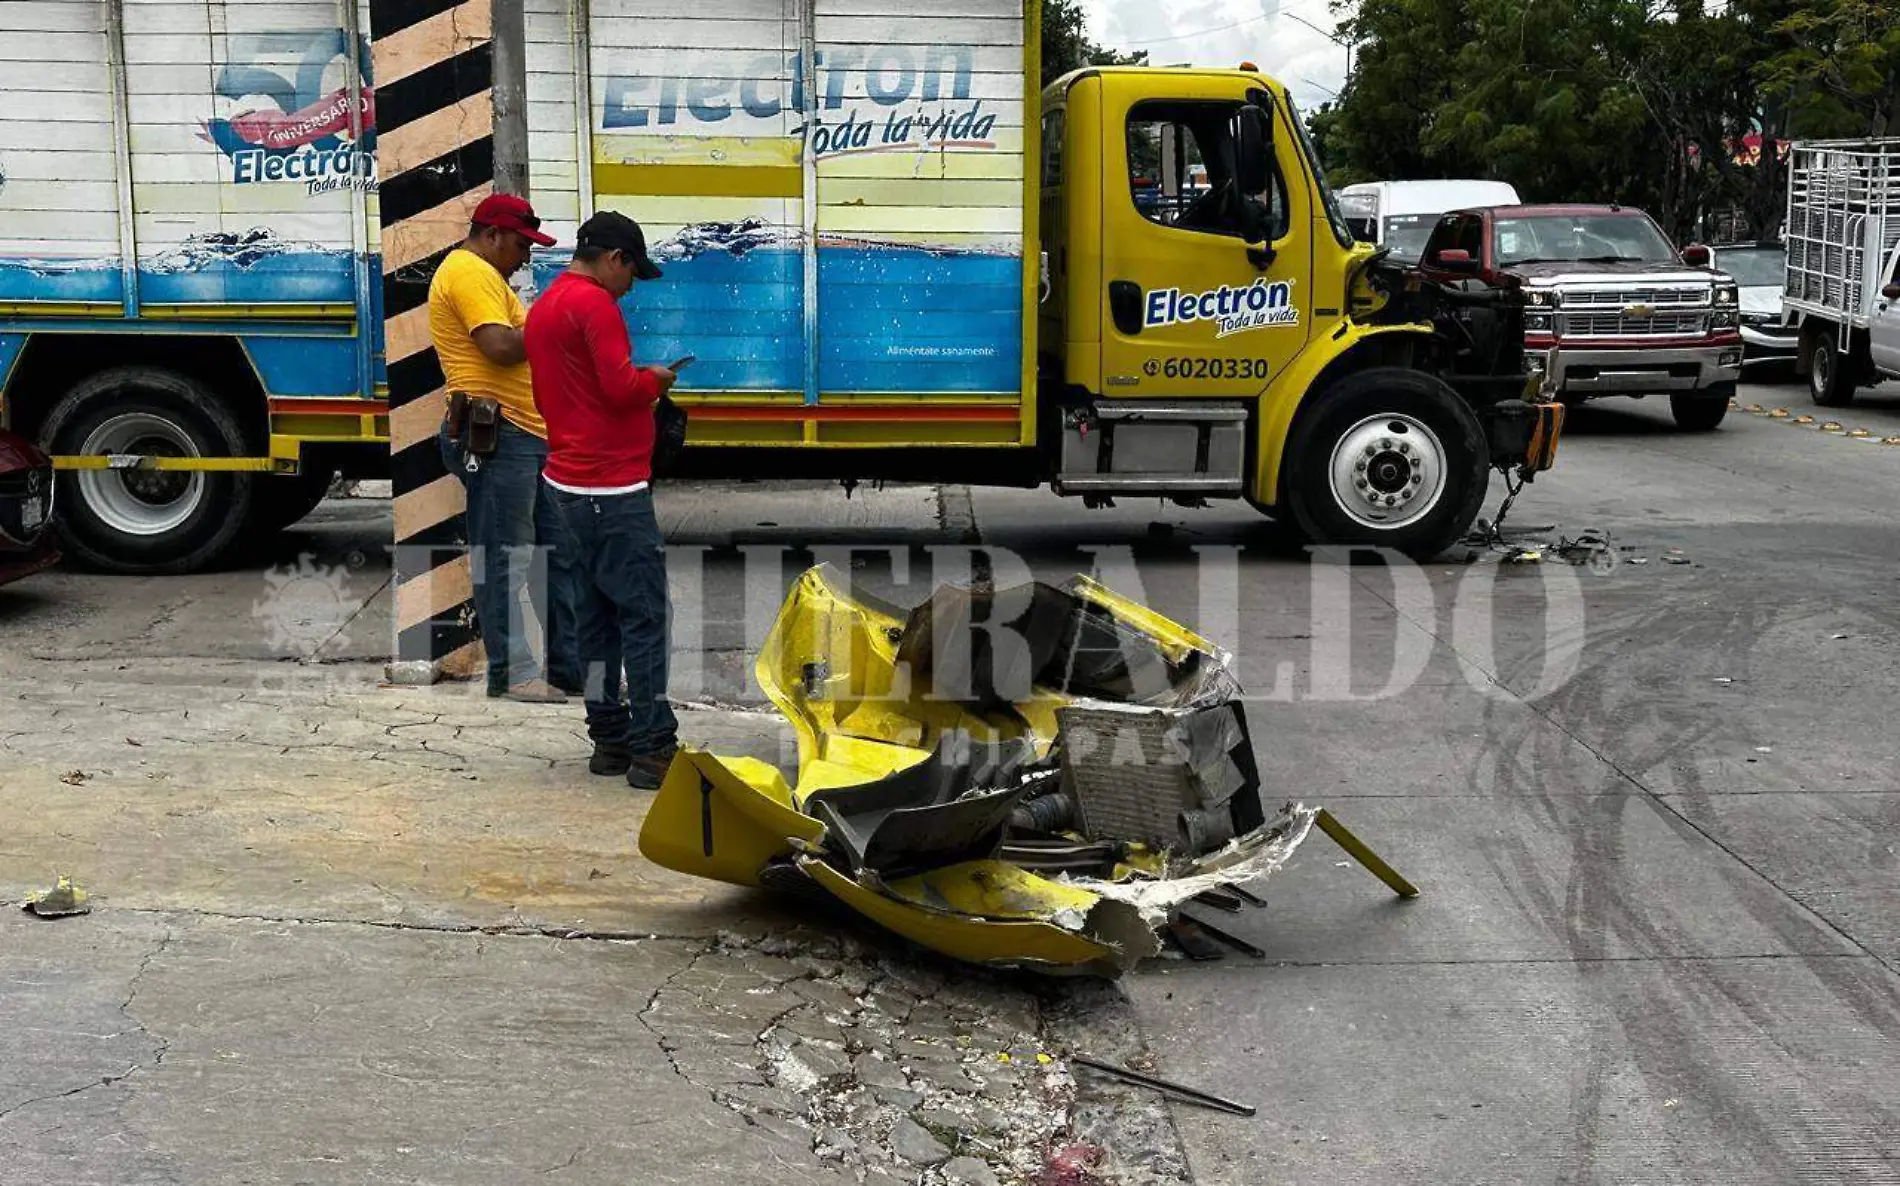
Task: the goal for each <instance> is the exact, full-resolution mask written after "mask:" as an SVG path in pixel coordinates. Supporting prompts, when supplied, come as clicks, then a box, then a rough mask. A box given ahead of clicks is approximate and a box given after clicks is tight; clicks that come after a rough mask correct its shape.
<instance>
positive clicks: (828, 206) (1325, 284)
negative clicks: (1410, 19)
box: [527, 0, 1555, 553]
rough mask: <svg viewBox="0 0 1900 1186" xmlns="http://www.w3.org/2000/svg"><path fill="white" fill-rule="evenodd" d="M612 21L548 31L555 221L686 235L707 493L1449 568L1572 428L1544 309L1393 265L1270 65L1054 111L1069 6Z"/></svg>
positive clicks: (543, 60)
mask: <svg viewBox="0 0 1900 1186" xmlns="http://www.w3.org/2000/svg"><path fill="white" fill-rule="evenodd" d="M581 12H582V19H580V20H579V21H578V23H577V21H576V19H575V16H576V14H575V12H574V11H573V10H570V9H569V8H568V6H566V5H565V4H562V3H559V2H558V0H541V4H540V6H539V7H536V6H534V5H532V4H531V7H530V9H529V12H528V35H529V40H530V45H529V52H528V56H527V63H528V71H529V74H528V96H529V111H528V119H529V128H530V156H531V158H532V159H533V161H534V169H535V173H534V192H533V197H534V200H535V202H536V205H537V208H539V209H541V210H542V211H543V212H544V213H550V212H551V213H553V214H554V215H555V216H556V217H555V218H554V219H553V221H555V222H557V223H560V224H565V225H556V226H554V227H552V228H551V229H553V231H554V233H555V234H557V235H562V234H563V233H564V232H566V231H568V230H570V229H571V220H573V219H576V218H578V217H581V216H582V215H583V214H584V213H585V212H586V211H590V210H592V209H596V208H607V209H614V210H619V211H622V212H624V213H627V214H629V215H631V216H633V217H635V218H637V219H638V220H640V222H641V223H642V224H643V225H645V226H646V227H647V228H648V231H649V241H654V242H657V243H659V244H660V245H661V246H660V247H659V249H658V251H657V256H658V258H659V260H660V263H661V266H662V267H663V268H664V269H665V270H666V276H665V278H664V279H663V280H660V281H657V282H655V283H653V284H650V285H642V286H640V287H639V288H638V289H637V290H636V291H635V293H634V294H633V295H632V297H631V298H630V299H629V302H628V305H629V307H628V310H627V317H628V319H629V322H630V324H631V328H632V331H633V335H634V339H635V342H636V344H637V347H636V348H637V349H638V350H639V352H640V353H641V355H642V356H643V357H644V358H645V359H647V360H649V361H652V362H662V363H663V362H665V361H666V360H668V359H671V358H674V357H677V356H679V355H683V354H689V353H690V354H694V355H697V358H698V361H697V362H695V364H694V365H693V366H692V367H691V368H690V369H688V370H687V371H686V372H685V373H684V376H683V378H682V389H681V393H680V394H681V400H682V402H683V403H684V404H686V406H687V408H688V411H689V414H690V417H691V430H690V435H689V441H690V443H691V445H692V446H693V447H692V448H691V449H689V450H688V452H687V455H686V459H685V461H684V465H685V467H686V470H687V472H697V473H702V474H719V475H744V476H755V477H771V476H807V477H810V476H817V477H829V478H839V479H846V480H851V479H878V478H882V479H895V480H918V481H955V482H965V483H974V484H996V485H1022V486H1033V485H1039V484H1044V483H1047V484H1048V485H1049V486H1050V487H1051V488H1052V489H1054V490H1055V491H1056V492H1057V493H1059V494H1062V495H1068V496H1073V497H1076V498H1079V499H1081V500H1082V501H1083V502H1084V503H1094V504H1100V503H1103V502H1106V501H1108V500H1111V499H1114V498H1118V497H1132V496H1154V497H1161V498H1167V499H1175V500H1181V501H1191V502H1198V501H1200V500H1206V499H1216V498H1226V499H1242V498H1244V499H1248V500H1250V501H1251V502H1253V503H1255V504H1257V505H1259V506H1260V507H1262V508H1263V509H1265V510H1267V511H1269V512H1270V513H1272V514H1274V515H1276V516H1279V517H1284V518H1286V519H1289V520H1290V521H1292V522H1293V523H1295V524H1297V526H1298V527H1299V528H1301V529H1302V530H1303V531H1304V532H1305V533H1307V534H1308V535H1309V536H1310V537H1312V538H1314V539H1316V540H1322V541H1330V542H1368V543H1376V544H1384V545H1389V546H1392V547H1395V548H1399V549H1403V550H1406V551H1410V552H1415V553H1428V552H1432V551H1435V550H1437V549H1439V548H1441V547H1443V546H1444V545H1446V544H1447V543H1449V542H1450V541H1451V540H1453V539H1455V538H1456V537H1457V536H1459V535H1460V534H1461V533H1463V532H1464V531H1465V530H1466V529H1467V528H1468V527H1469V525H1470V523H1471V521H1472V519H1473V518H1474V517H1475V515H1476V513H1477V509H1478V505H1479V500H1480V499H1481V498H1482V497H1483V494H1484V491H1485V488H1486V483H1487V478H1488V476H1489V471H1490V470H1491V468H1492V467H1493V465H1494V464H1496V465H1498V466H1501V467H1503V468H1507V469H1508V468H1521V467H1522V466H1523V463H1524V461H1525V451H1526V449H1527V447H1529V446H1530V445H1531V444H1532V437H1534V436H1537V435H1538V433H1537V432H1536V428H1537V421H1538V419H1539V418H1540V417H1544V418H1549V417H1551V415H1552V413H1550V412H1549V411H1547V410H1543V409H1540V408H1537V407H1533V406H1532V405H1527V404H1526V403H1525V402H1524V401H1523V400H1522V399H1520V398H1519V396H1520V394H1521V392H1522V391H1523V388H1524V380H1523V368H1522V365H1521V356H1520V355H1519V353H1518V352H1517V351H1516V349H1515V348H1513V347H1510V346H1508V344H1503V345H1494V346H1490V347H1484V346H1483V345H1482V344H1483V343H1486V342H1492V343H1508V341H1509V339H1510V337H1511V335H1510V334H1508V333H1505V334H1498V333H1495V332H1491V333H1487V332H1485V326H1484V324H1483V323H1484V322H1485V320H1486V319H1487V318H1490V319H1496V318H1500V317H1509V316H1510V315H1511V313H1510V311H1509V310H1491V309H1459V308H1452V307H1450V306H1449V304H1448V302H1449V301H1450V300H1453V299H1456V294H1450V295H1445V294H1439V293H1436V292H1435V291H1434V290H1430V289H1424V288H1418V287H1416V284H1417V281H1416V278H1413V279H1412V280H1411V282H1410V283H1411V284H1412V285H1413V286H1414V287H1413V288H1412V290H1411V291H1407V290H1406V288H1407V280H1406V278H1405V276H1404V274H1403V273H1402V272H1400V271H1398V270H1397V269H1392V270H1384V269H1381V268H1378V267H1376V266H1375V264H1374V260H1375V248H1373V247H1371V246H1368V245H1362V244H1358V243H1356V242H1355V241H1354V239H1353V236H1352V234H1351V231H1350V229H1349V227H1348V226H1347V224H1346V221H1345V219H1344V218H1343V217H1342V215H1341V213H1340V211H1339V210H1338V209H1337V207H1336V206H1335V205H1334V202H1333V199H1332V197H1331V190H1330V189H1329V188H1328V186H1327V184H1326V181H1325V178H1324V175H1323V174H1322V171H1321V169H1320V163H1319V161H1318V159H1317V157H1316V155H1315V153H1314V150H1313V146H1312V143H1311V142H1310V140H1309V139H1308V137H1307V132H1306V128H1305V124H1304V122H1303V120H1302V118H1301V116H1300V112H1299V111H1298V109H1297V108H1296V107H1295V106H1294V104H1293V101H1292V99H1291V97H1290V96H1289V95H1288V94H1287V91H1286V89H1285V88H1284V87H1282V86H1281V85H1280V84H1279V83H1277V82H1275V81H1274V80H1273V79H1271V78H1269V77H1267V76H1266V75H1264V74H1262V73H1261V72H1259V71H1258V70H1255V69H1252V68H1239V69H1206V70H1203V69H1167V70H1161V69H1140V68H1127V69H1092V70H1084V71H1080V72H1078V73H1074V74H1070V75H1068V76H1067V77H1064V78H1061V79H1058V80H1056V81H1055V82H1054V83H1053V84H1051V85H1050V86H1048V87H1046V88H1041V89H1040V92H1039V90H1038V87H1037V85H1036V84H1037V80H1038V78H1039V73H1040V66H1039V61H1038V57H1039V51H1038V42H1039V31H1038V26H1037V11H1036V6H1035V3H1034V0H1029V2H1028V3H1025V2H1024V0H946V3H944V4H939V5H931V6H928V7H926V8H919V7H917V6H914V5H906V4H899V3H896V2H895V0H733V2H730V3H726V4H723V5H721V6H719V8H718V9H717V10H716V11H711V10H709V11H708V12H707V14H705V15H703V16H701V15H687V14H684V13H682V12H681V11H680V10H679V9H678V7H677V6H675V5H672V4H670V3H668V2H667V0H593V2H592V3H591V4H589V5H588V6H587V7H586V9H584V10H581ZM583 102H585V103H586V104H587V105H588V107H587V115H586V118H585V119H584V120H576V119H575V116H574V113H575V111H576V110H577V106H578V105H579V104H581V103H583ZM562 160H573V161H574V167H573V168H572V169H571V170H570V169H568V168H565V167H563V166H561V165H559V164H556V162H557V161H562ZM563 262H564V261H563V260H562V258H561V256H560V254H559V253H558V252H555V253H551V254H550V256H549V257H548V258H547V259H546V260H544V261H542V262H541V263H540V264H539V266H538V269H537V279H538V280H539V281H541V282H545V280H546V279H548V278H549V277H550V276H551V274H552V272H553V271H554V270H555V269H557V268H558V267H560V266H561V264H562V263H563ZM1474 326H1475V329H1474ZM1554 430H1555V425H1554V424H1553V423H1549V422H1548V419H1546V422H1545V423H1544V425H1543V433H1542V438H1541V439H1540V440H1539V441H1538V442H1537V444H1538V446H1539V448H1538V450H1537V451H1538V452H1539V454H1540V457H1539V458H1538V459H1537V460H1536V461H1535V462H1533V464H1532V466H1531V468H1532V469H1534V468H1536V466H1537V465H1539V464H1542V462H1543V461H1544V460H1547V458H1548V453H1549V445H1550V443H1551V442H1550V437H1551V435H1552V433H1553V432H1554ZM1078 509H1080V508H1078Z"/></svg>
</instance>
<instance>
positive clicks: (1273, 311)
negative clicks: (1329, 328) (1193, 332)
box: [1145, 280, 1300, 338]
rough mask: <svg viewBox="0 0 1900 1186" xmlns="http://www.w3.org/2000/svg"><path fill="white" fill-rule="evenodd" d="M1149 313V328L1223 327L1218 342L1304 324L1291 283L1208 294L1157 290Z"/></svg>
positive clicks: (1262, 283)
mask: <svg viewBox="0 0 1900 1186" xmlns="http://www.w3.org/2000/svg"><path fill="white" fill-rule="evenodd" d="M1146 313H1147V317H1146V322H1145V324H1147V325H1176V324H1181V323H1185V322H1190V321H1212V322H1214V323H1215V324H1216V325H1217V326H1218V327H1219V328H1218V329H1216V331H1215V333H1214V336H1215V337H1217V338H1224V337H1226V336H1227V335H1228V334H1237V333H1243V332H1245V331H1247V330H1250V329H1266V328H1268V327H1271V326H1284V325H1298V324H1299V323H1300V310H1299V306H1297V305H1295V304H1294V303H1293V282H1292V281H1290V280H1273V281H1267V280H1256V281H1254V282H1253V283H1252V284H1245V285H1238V286H1236V285H1232V284H1223V285H1221V286H1220V287H1219V288H1210V289H1207V290H1206V291H1205V292H1182V291H1181V290H1180V289H1178V288H1157V289H1155V290H1154V291H1153V292H1150V293H1149V294H1148V307H1147V310H1146Z"/></svg>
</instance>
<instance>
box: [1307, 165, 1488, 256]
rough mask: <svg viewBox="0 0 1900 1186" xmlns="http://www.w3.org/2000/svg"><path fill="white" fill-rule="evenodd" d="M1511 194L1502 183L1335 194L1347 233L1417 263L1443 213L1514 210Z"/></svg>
mask: <svg viewBox="0 0 1900 1186" xmlns="http://www.w3.org/2000/svg"><path fill="white" fill-rule="evenodd" d="M1518 201H1519V199H1518V196H1517V191H1516V190H1515V189H1512V188H1511V187H1510V185H1508V184H1506V183H1505V182H1502V181H1367V182H1363V183H1361V184H1359V185H1349V186H1347V187H1346V188H1344V189H1342V190H1340V191H1339V205H1340V208H1341V209H1342V210H1343V211H1344V212H1345V215H1346V221H1347V222H1349V223H1351V224H1352V230H1353V234H1354V235H1356V236H1358V238H1359V239H1360V240H1361V241H1363V242H1367V243H1377V244H1379V245H1380V246H1382V247H1386V248H1389V249H1390V250H1391V252H1392V258H1393V260H1394V261H1396V262H1399V263H1408V264H1411V263H1417V262H1418V256H1419V253H1420V252H1421V251H1423V250H1425V240H1426V239H1429V238H1430V237H1431V234H1432V227H1433V226H1435V225H1437V223H1438V218H1439V216H1440V215H1442V214H1444V213H1445V212H1446V211H1449V210H1473V209H1477V208H1478V207H1481V206H1515V205H1517V204H1518Z"/></svg>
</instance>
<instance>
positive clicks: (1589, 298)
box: [1562, 284, 1713, 311]
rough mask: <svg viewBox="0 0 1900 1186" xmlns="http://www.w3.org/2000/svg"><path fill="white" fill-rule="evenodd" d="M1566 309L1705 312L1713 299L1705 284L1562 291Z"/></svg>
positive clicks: (1569, 289) (1570, 289)
mask: <svg viewBox="0 0 1900 1186" xmlns="http://www.w3.org/2000/svg"><path fill="white" fill-rule="evenodd" d="M1562 293H1563V303H1564V307H1565V308H1566V309H1616V310H1619V311H1620V310H1622V309H1623V308H1624V307H1625V306H1627V305H1653V306H1655V307H1656V308H1658V309H1706V308H1708V307H1709V301H1710V299H1711V297H1712V296H1713V293H1712V292H1711V290H1710V288H1709V286H1708V285H1706V284H1700V285H1695V286H1693V287H1689V288H1681V287H1675V288H1656V287H1643V288H1565V289H1563V290H1562Z"/></svg>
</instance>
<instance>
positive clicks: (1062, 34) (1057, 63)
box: [1042, 0, 1148, 86]
mask: <svg viewBox="0 0 1900 1186" xmlns="http://www.w3.org/2000/svg"><path fill="white" fill-rule="evenodd" d="M1147 64H1148V51H1147V50H1138V51H1136V52H1134V53H1122V52H1121V51H1119V50H1114V49H1109V48H1107V47H1106V46H1103V45H1099V44H1097V43H1096V42H1094V41H1092V40H1090V39H1089V35H1088V30H1087V29H1086V28H1085V27H1084V25H1083V23H1082V5H1081V0H1043V4H1042V82H1043V85H1044V86H1047V85H1048V84H1049V83H1050V82H1051V81H1053V80H1055V79H1057V78H1060V77H1061V76H1062V75H1064V74H1067V73H1068V72H1069V71H1071V70H1080V69H1081V68H1082V67H1084V66H1145V65H1147Z"/></svg>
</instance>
